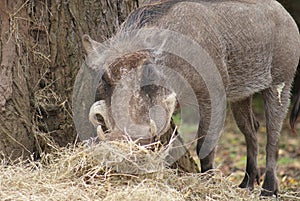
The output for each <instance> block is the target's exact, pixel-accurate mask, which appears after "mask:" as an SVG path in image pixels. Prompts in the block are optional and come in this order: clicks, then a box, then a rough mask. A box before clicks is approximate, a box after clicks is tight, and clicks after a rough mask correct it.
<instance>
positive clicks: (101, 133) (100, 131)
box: [97, 125, 106, 141]
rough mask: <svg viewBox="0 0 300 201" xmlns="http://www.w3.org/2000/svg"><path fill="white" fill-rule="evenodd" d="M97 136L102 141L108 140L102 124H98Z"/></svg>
mask: <svg viewBox="0 0 300 201" xmlns="http://www.w3.org/2000/svg"><path fill="white" fill-rule="evenodd" d="M97 136H98V138H99V140H100V141H105V140H106V137H105V134H104V132H103V130H102V126H101V125H99V126H97Z"/></svg>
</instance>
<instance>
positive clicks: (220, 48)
mask: <svg viewBox="0 0 300 201" xmlns="http://www.w3.org/2000/svg"><path fill="white" fill-rule="evenodd" d="M152 28H153V29H159V30H169V31H171V32H172V33H173V32H174V33H178V34H179V35H180V36H182V37H183V38H186V39H187V40H193V41H194V42H195V44H196V45H198V46H199V47H201V48H202V49H203V50H204V51H205V52H206V53H207V54H208V55H209V56H210V58H211V59H212V61H213V63H214V65H215V66H216V69H217V73H214V69H211V72H210V70H207V69H206V71H203V72H202V71H201V72H199V71H198V69H196V68H195V65H197V63H192V62H189V61H187V60H186V59H185V58H181V57H180V54H181V53H182V55H187V56H191V57H192V58H193V59H194V60H196V61H198V60H199V61H201V59H202V56H203V55H204V54H203V55H193V54H195V52H196V50H195V49H192V50H187V49H184V50H183V51H182V52H181V53H180V54H176V53H175V52H172V48H170V49H168V51H164V49H163V48H162V49H158V50H157V49H155V48H154V49H153V48H149V49H147V48H144V49H143V48H141V49H138V48H137V49H136V50H135V51H130V48H131V47H132V46H133V44H135V45H138V44H139V43H143V44H147V42H149V40H150V41H151V42H152V43H153V41H154V42H155V37H157V40H161V36H162V35H164V34H156V35H154V39H153V37H152V38H151V36H150V37H149V36H147V37H148V38H145V40H144V41H143V40H142V39H141V38H140V37H138V35H139V30H142V29H148V30H151V29H152ZM135 31H136V38H135V34H133V35H131V36H130V37H129V38H130V39H128V36H129V35H130V32H135ZM150 32H151V31H150ZM153 33H154V32H153ZM162 33H166V32H165V31H162ZM178 40H179V38H178ZM124 41H125V42H124ZM176 42H177V38H176V37H174V38H173V39H172V40H168V39H166V40H163V42H162V43H161V44H160V45H161V46H159V44H158V46H157V44H156V47H162V46H163V47H166V46H168V45H170V46H172V44H176ZM83 44H84V47H85V49H86V51H87V53H88V57H87V59H86V62H85V64H84V65H86V66H88V67H89V68H91V69H97V71H95V72H102V73H103V76H102V77H101V81H100V87H99V90H98V95H97V96H98V100H99V101H97V102H96V103H95V104H94V105H93V107H92V109H91V113H90V120H91V121H92V122H93V124H94V125H96V126H97V125H98V124H100V122H101V121H98V120H97V118H99V116H101V117H102V118H103V122H105V125H104V124H103V125H102V127H98V128H99V129H100V133H101V132H102V130H101V129H102V128H103V127H104V126H105V127H106V128H107V129H109V130H111V131H112V132H113V131H116V130H119V131H122V132H125V133H127V134H128V133H130V134H131V133H133V134H132V135H130V136H131V137H132V138H133V140H134V139H138V138H140V137H141V136H139V132H140V133H146V134H145V135H147V138H148V139H152V140H154V138H155V137H156V136H157V135H158V134H159V133H164V132H165V131H166V130H167V129H168V128H169V125H170V121H171V117H172V114H173V112H174V111H175V109H176V108H177V106H178V102H179V107H182V104H185V101H184V100H183V103H182V104H181V103H180V101H178V99H179V98H182V99H184V98H185V94H184V92H185V91H186V90H185V89H183V90H181V92H182V93H181V94H178V93H177V91H178V89H174V90H173V88H172V87H173V86H174V87H177V88H178V86H179V87H180V86H183V85H184V84H187V85H189V86H191V88H192V90H193V93H194V95H195V98H196V100H197V101H196V102H197V107H198V111H199V116H200V120H199V127H198V132H197V133H198V136H197V137H198V138H197V139H198V144H197V153H198V155H199V158H200V162H201V171H202V172H205V171H207V170H209V169H212V168H213V160H214V149H212V151H210V152H209V153H208V154H207V155H201V149H202V148H203V144H204V143H205V140H206V139H207V136H208V130H209V126H210V125H211V124H214V123H215V121H216V120H217V118H213V117H212V116H213V115H214V114H215V113H217V116H218V118H220V119H223V118H224V117H225V112H224V110H225V109H224V107H223V106H224V105H225V104H224V102H223V101H225V103H226V100H227V101H229V102H230V105H231V110H232V112H233V116H234V118H235V120H236V123H237V125H238V127H239V129H240V130H241V132H242V133H243V134H244V136H245V139H246V144H247V165H246V173H245V177H244V179H243V181H242V182H241V184H240V187H242V188H247V187H248V188H250V189H253V188H254V183H255V181H257V183H259V182H260V173H259V169H258V165H257V154H258V143H257V135H256V133H257V130H258V127H259V123H258V121H257V120H256V118H255V116H254V114H253V111H252V97H253V95H254V94H255V93H258V92H260V93H261V94H262V97H263V99H264V103H265V113H266V132H267V145H266V174H265V179H264V183H263V186H262V187H263V189H264V190H263V191H262V195H267V196H272V195H274V194H275V195H277V194H278V182H277V176H276V166H277V160H278V146H279V136H280V131H281V127H282V122H283V120H284V118H285V116H286V113H287V108H288V105H289V96H290V88H291V83H292V82H293V77H294V74H295V70H296V67H297V64H298V61H299V55H300V37H299V32H298V28H297V26H296V24H295V22H294V20H293V19H292V17H291V16H290V15H289V13H288V12H287V11H286V10H285V9H284V8H283V7H282V6H281V5H280V4H279V3H278V2H276V1H275V0H172V1H168V0H148V1H146V2H145V3H144V4H143V5H142V6H141V7H140V8H138V9H137V10H135V11H134V12H132V13H131V14H130V15H129V17H128V18H127V20H126V21H125V22H124V24H123V25H122V26H121V28H120V30H119V31H118V33H117V34H116V36H115V37H114V38H113V39H112V40H110V42H109V43H107V44H106V45H103V44H100V43H97V42H96V41H93V40H92V39H91V38H90V37H89V36H87V35H85V36H83ZM192 44H194V43H191V44H190V46H191V48H192ZM154 46H155V45H154ZM181 46H184V44H181V43H178V44H176V45H173V46H172V47H173V48H174V47H176V48H178V49H180V48H181ZM146 47H147V45H146ZM150 47H152V46H151V45H150ZM186 51H188V52H186ZM113 54H115V55H114V57H112V55H113ZM197 54H198V53H197ZM104 55H105V56H104ZM107 55H109V56H107ZM198 57H200V58H198ZM207 61H208V60H207ZM208 63H209V62H206V63H205V62H204V64H203V65H204V66H205V65H208ZM208 66H209V65H208ZM164 67H166V68H164ZM168 70H169V71H168ZM174 72H175V73H174ZM212 72H213V74H210V75H209V77H208V78H207V77H205V75H206V74H207V73H212ZM172 73H173V74H172ZM170 74H172V76H170ZM173 75H174V76H175V75H180V76H181V78H183V79H184V80H185V82H182V83H181V84H179V85H176V82H177V80H178V82H179V81H180V79H177V78H178V77H177V78H175V80H174V79H172V78H173V77H174V76H173ZM180 76H179V77H180ZM170 77H171V78H170ZM175 77H176V76H175ZM220 81H221V82H222V84H223V87H224V91H225V94H226V96H225V98H224V97H221V95H220V97H218V98H212V97H211V95H212V90H211V89H213V90H216V91H218V93H219V91H222V89H221V88H220V87H219V85H218V86H211V84H208V83H207V82H211V83H214V82H215V83H217V82H220ZM147 83H148V84H147ZM151 83H155V84H156V85H155V84H151ZM158 83H159V84H158ZM165 83H169V84H165ZM170 83H171V84H170ZM136 85H138V86H141V87H140V88H136V87H135V86H136ZM166 85H167V86H168V87H164V86H166ZM216 85H217V84H216ZM116 91H117V92H116ZM179 91H180V90H179ZM128 93H130V96H129V95H128ZM116 94H117V95H116ZM219 94H222V93H221V92H220V93H219ZM122 98H124V99H122ZM216 99H218V100H216ZM214 101H219V103H220V104H215V105H213V104H212V103H213V102H214ZM113 102H117V103H120V104H119V105H120V106H121V109H117V108H114V105H113ZM122 104H126V105H129V106H128V107H126V108H125V109H126V111H125V110H123V109H124V107H122ZM212 111H214V114H213V113H212ZM113 113H115V114H117V115H118V114H122V113H128V115H125V117H122V115H120V116H118V117H117V118H116V117H113ZM129 117H130V118H129ZM118 121H120V122H126V121H130V122H129V123H128V122H127V123H128V125H129V126H127V127H126V125H127V124H123V123H120V124H119V125H118ZM125 127H126V128H125ZM106 137H107V136H106ZM108 138H110V137H108ZM111 138H116V136H113V137H111ZM210 140H211V143H212V144H214V143H215V142H214V141H216V140H217V139H215V138H211V139H210Z"/></svg>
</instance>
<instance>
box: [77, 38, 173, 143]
mask: <svg viewBox="0 0 300 201" xmlns="http://www.w3.org/2000/svg"><path fill="white" fill-rule="evenodd" d="M83 44H84V47H85V49H86V51H87V53H88V57H87V59H86V63H87V65H88V67H90V68H95V69H98V70H99V71H102V72H103V74H102V75H101V81H100V83H99V87H98V89H97V94H96V102H95V103H94V104H93V105H92V107H91V109H90V113H89V120H90V122H91V123H92V124H93V125H94V126H95V127H97V129H98V130H97V131H98V135H99V132H100V133H103V134H104V132H103V130H104V131H105V130H109V131H110V132H109V133H110V134H109V135H106V134H104V138H105V139H108V140H114V139H118V138H120V137H121V136H120V135H122V136H124V135H125V136H127V137H129V138H130V139H132V140H139V142H140V143H142V144H145V143H151V142H153V141H154V140H155V138H156V137H158V136H159V135H161V134H163V133H165V132H166V131H167V130H168V129H169V127H170V121H171V117H172V114H173V112H174V109H175V106H176V94H175V93H174V92H172V91H171V90H170V89H168V88H166V87H164V86H166V83H165V82H166V79H165V77H164V73H163V71H162V70H161V69H160V68H159V67H158V65H156V62H155V59H154V58H153V57H152V56H151V55H152V54H151V51H138V52H133V53H128V54H125V55H120V56H119V57H118V58H117V59H113V60H111V61H110V60H109V59H105V58H104V59H103V58H102V59H100V60H101V61H102V63H101V62H100V63H99V62H98V61H99V58H100V57H101V48H102V47H101V44H99V43H97V42H95V41H93V40H92V39H91V38H90V37H89V36H87V35H85V36H84V37H83ZM103 60H105V61H104V62H103ZM103 63H104V65H103ZM99 65H103V66H99ZM120 133H121V134H120Z"/></svg>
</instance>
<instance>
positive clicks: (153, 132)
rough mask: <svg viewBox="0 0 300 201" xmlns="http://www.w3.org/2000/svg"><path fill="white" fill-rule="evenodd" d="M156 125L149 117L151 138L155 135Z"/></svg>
mask: <svg viewBox="0 0 300 201" xmlns="http://www.w3.org/2000/svg"><path fill="white" fill-rule="evenodd" d="M156 132H157V127H156V123H155V121H154V120H152V119H150V135H151V138H153V137H155V136H156V135H157V133H156Z"/></svg>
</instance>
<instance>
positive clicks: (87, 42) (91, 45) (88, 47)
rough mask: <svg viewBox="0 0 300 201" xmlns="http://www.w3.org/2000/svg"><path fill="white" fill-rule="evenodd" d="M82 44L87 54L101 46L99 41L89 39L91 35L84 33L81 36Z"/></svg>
mask: <svg viewBox="0 0 300 201" xmlns="http://www.w3.org/2000/svg"><path fill="white" fill-rule="evenodd" d="M82 44H83V47H84V49H85V51H86V52H87V54H88V55H89V54H91V53H92V52H93V51H96V50H97V49H98V48H99V47H102V46H103V45H102V44H101V43H98V42H97V41H94V40H93V39H91V37H90V36H89V35H87V34H84V35H83V36H82Z"/></svg>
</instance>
